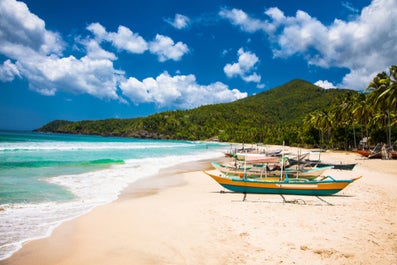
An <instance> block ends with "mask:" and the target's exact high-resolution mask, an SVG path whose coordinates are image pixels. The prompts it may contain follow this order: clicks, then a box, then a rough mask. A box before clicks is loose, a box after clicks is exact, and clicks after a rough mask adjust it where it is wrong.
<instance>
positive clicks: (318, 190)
mask: <svg viewBox="0 0 397 265" xmlns="http://www.w3.org/2000/svg"><path fill="white" fill-rule="evenodd" d="M203 172H204V173H205V174H207V175H209V176H210V177H211V178H213V179H214V180H215V181H216V182H217V183H219V184H220V185H221V186H222V187H224V188H226V189H228V190H230V191H233V192H238V193H263V194H295V195H312V196H329V195H333V194H335V193H338V192H339V191H341V190H343V189H344V188H346V187H347V186H348V185H349V184H350V183H353V182H354V181H356V180H358V179H359V178H361V176H360V177H357V178H353V179H349V180H336V179H334V178H332V177H331V176H327V177H322V178H320V179H317V180H307V179H300V178H288V175H287V177H286V178H285V179H284V180H281V181H280V180H279V181H269V180H264V179H263V178H261V179H255V178H247V177H245V176H243V177H242V178H241V177H235V176H232V177H230V176H227V175H225V174H223V173H221V172H219V171H216V172H218V174H216V173H212V172H208V171H203Z"/></svg>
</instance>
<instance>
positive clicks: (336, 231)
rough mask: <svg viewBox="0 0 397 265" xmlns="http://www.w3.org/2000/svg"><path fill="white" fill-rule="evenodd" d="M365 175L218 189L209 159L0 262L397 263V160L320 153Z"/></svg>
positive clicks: (132, 191)
mask: <svg viewBox="0 0 397 265" xmlns="http://www.w3.org/2000/svg"><path fill="white" fill-rule="evenodd" d="M321 159H322V160H323V161H328V162H337V163H339V162H342V161H343V162H344V163H357V166H356V167H355V169H354V170H353V171H342V170H330V171H328V172H327V173H328V175H332V176H334V177H336V178H353V177H357V176H360V175H362V176H363V178H361V179H360V180H358V181H357V182H354V183H353V184H351V185H350V186H348V187H347V188H346V189H344V190H343V191H342V192H340V193H338V194H337V195H335V196H329V197H320V198H318V197H311V196H294V195H288V196H285V199H286V200H287V201H288V202H289V203H286V202H285V201H284V200H283V198H282V197H281V196H280V195H255V194H248V195H247V197H246V201H244V202H243V201H242V199H243V195H242V194H236V193H230V192H220V191H224V190H223V189H222V187H221V186H219V185H218V184H217V183H216V182H214V181H213V180H212V179H210V178H209V177H208V176H206V175H205V174H203V173H202V172H201V169H205V168H208V167H209V163H208V161H207V162H206V161H204V162H201V163H199V162H197V163H194V164H191V165H184V166H183V167H180V168H173V169H167V170H164V171H162V172H161V173H160V174H159V175H158V176H154V177H153V178H151V179H147V180H146V181H140V182H139V183H135V184H134V185H131V186H130V187H129V188H127V189H126V191H125V192H124V193H123V195H122V196H121V197H120V199H119V200H117V201H115V202H113V203H111V204H108V205H104V206H101V207H97V208H95V209H94V210H93V211H91V212H90V213H88V214H86V215H83V216H81V217H79V218H77V219H74V220H71V221H69V222H66V223H64V224H63V225H61V226H60V227H58V228H57V229H56V230H55V231H54V232H53V234H52V235H51V236H50V237H48V238H45V239H40V240H36V241H32V242H29V243H27V244H25V246H24V247H23V248H22V249H21V250H20V251H18V252H17V253H15V254H14V255H13V256H12V257H11V258H9V259H6V260H3V261H0V264H23V265H29V264H41V265H45V264H65V265H67V264H74V265H76V264H85V265H90V264H95V265H101V264H107V265H108V264H140V265H144V264H228V265H229V264H378V265H382V264H387V265H390V264H397V161H396V160H389V161H386V160H368V159H363V158H361V157H360V156H359V155H356V154H354V153H347V152H326V153H322V154H321Z"/></svg>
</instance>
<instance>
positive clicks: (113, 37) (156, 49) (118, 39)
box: [87, 23, 189, 62]
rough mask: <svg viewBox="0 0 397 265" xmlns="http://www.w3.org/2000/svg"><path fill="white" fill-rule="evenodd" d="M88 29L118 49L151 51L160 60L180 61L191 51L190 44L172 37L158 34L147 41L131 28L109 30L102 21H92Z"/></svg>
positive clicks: (98, 39)
mask: <svg viewBox="0 0 397 265" xmlns="http://www.w3.org/2000/svg"><path fill="white" fill-rule="evenodd" d="M87 29H88V30H89V31H91V32H92V33H93V34H94V37H95V39H96V40H97V41H98V42H99V43H100V42H102V41H108V42H111V43H112V45H113V46H114V47H116V48H117V49H118V50H124V51H127V52H130V53H137V54H140V53H144V52H145V51H147V50H149V51H150V53H152V54H155V55H157V57H158V59H159V61H160V62H164V61H167V60H174V61H179V60H180V59H181V58H182V56H183V55H185V54H186V53H188V52H189V48H188V46H187V45H186V44H185V43H183V42H180V41H179V42H177V43H175V42H174V41H173V40H172V39H171V38H170V37H168V36H164V35H160V34H157V35H156V37H155V38H154V40H153V41H150V42H147V41H146V40H145V39H144V38H143V37H141V36H140V35H139V34H138V33H134V32H132V31H131V30H130V29H129V28H127V27H124V26H119V28H118V30H117V32H108V31H107V30H106V28H105V27H103V26H102V25H101V24H100V23H92V24H90V25H89V26H88V27H87Z"/></svg>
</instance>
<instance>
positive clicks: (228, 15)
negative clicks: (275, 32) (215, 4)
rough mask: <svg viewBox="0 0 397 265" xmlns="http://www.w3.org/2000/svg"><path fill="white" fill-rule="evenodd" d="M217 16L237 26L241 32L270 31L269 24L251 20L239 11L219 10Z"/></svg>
mask: <svg viewBox="0 0 397 265" xmlns="http://www.w3.org/2000/svg"><path fill="white" fill-rule="evenodd" d="M219 15H220V16H221V17H222V18H225V19H228V20H229V21H230V22H231V23H232V24H233V25H236V26H239V27H240V28H241V30H243V31H247V32H251V33H252V32H256V31H260V30H263V31H268V30H270V28H269V27H271V26H272V25H270V24H269V23H267V22H266V21H261V20H259V19H255V18H251V17H249V15H248V14H247V13H245V12H244V11H242V10H240V9H236V8H233V9H226V8H224V9H221V11H219Z"/></svg>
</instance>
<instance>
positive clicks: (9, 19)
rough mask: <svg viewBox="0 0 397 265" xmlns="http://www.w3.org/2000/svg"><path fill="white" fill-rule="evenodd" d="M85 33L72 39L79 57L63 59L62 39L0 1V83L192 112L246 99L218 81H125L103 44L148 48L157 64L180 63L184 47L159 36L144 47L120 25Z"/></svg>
mask: <svg viewBox="0 0 397 265" xmlns="http://www.w3.org/2000/svg"><path fill="white" fill-rule="evenodd" d="M27 22H29V23H27ZM87 29H88V30H89V31H90V32H91V33H92V34H93V36H94V37H93V38H92V36H91V37H87V38H84V37H76V38H75V40H76V44H77V45H80V46H82V47H83V48H84V50H81V49H80V50H79V51H80V52H82V53H83V55H82V56H81V57H80V58H77V57H76V56H74V55H66V56H65V55H63V54H62V52H64V42H63V40H62V39H61V37H60V35H58V34H57V33H53V32H51V31H48V30H46V28H45V23H44V21H43V20H41V19H40V18H39V17H37V16H36V15H34V14H32V13H30V11H29V9H28V8H27V6H26V5H25V4H24V3H21V2H16V1H14V0H0V54H1V55H3V56H5V57H6V58H9V59H6V60H5V61H4V62H3V63H1V62H0V80H1V81H4V82H9V81H12V80H14V78H15V77H20V78H25V79H26V80H27V81H28V83H29V88H30V89H31V90H33V91H36V92H38V93H40V94H42V95H47V96H52V95H55V94H56V93H57V92H60V91H62V92H64V93H72V94H88V95H92V96H94V97H97V98H100V99H107V100H109V99H110V100H118V101H120V102H126V98H128V99H129V100H130V101H131V102H134V103H136V104H139V103H142V102H153V103H155V104H157V105H158V106H161V107H164V106H176V107H180V108H191V107H196V106H200V105H205V104H210V103H220V102H229V101H233V100H236V99H239V98H243V97H246V96H247V93H242V92H240V91H239V90H237V89H229V88H228V86H226V85H225V84H223V83H220V82H215V83H212V84H210V85H200V84H198V83H197V81H196V78H195V76H194V75H176V76H170V75H168V74H167V73H163V74H160V75H159V76H157V77H156V78H152V77H149V78H146V79H144V80H143V81H139V80H138V79H136V78H134V77H129V78H128V79H127V78H126V76H125V72H124V71H122V70H117V69H115V68H114V64H113V62H114V61H115V60H117V59H118V58H117V56H116V55H115V54H114V53H112V52H110V51H107V50H105V49H104V48H102V47H101V45H100V44H101V43H102V42H103V41H107V42H109V43H111V44H112V45H113V46H114V47H115V48H116V49H117V50H125V51H128V52H131V53H143V52H145V51H147V50H148V51H150V52H151V53H153V54H155V55H157V56H158V58H159V60H160V61H165V60H176V61H177V60H180V59H181V57H182V56H183V55H184V54H186V53H187V52H188V51H189V49H188V47H187V45H186V44H184V43H182V42H177V43H175V42H174V41H173V40H172V39H171V38H169V37H167V36H163V35H159V34H158V35H157V36H156V38H155V39H154V40H153V41H152V42H149V43H148V42H146V41H145V40H144V39H143V38H142V37H141V36H140V35H139V34H137V33H133V32H132V31H131V30H130V29H128V28H126V27H124V26H119V28H118V31H117V32H107V31H106V29H105V27H103V26H102V25H101V24H99V23H93V24H90V25H89V26H88V27H87ZM78 48H79V47H78Z"/></svg>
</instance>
